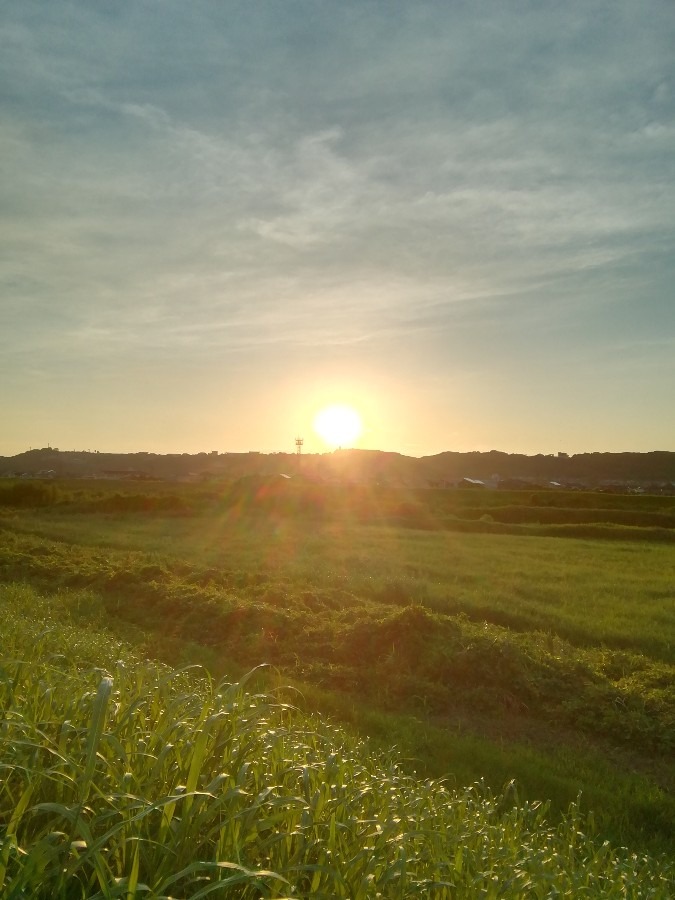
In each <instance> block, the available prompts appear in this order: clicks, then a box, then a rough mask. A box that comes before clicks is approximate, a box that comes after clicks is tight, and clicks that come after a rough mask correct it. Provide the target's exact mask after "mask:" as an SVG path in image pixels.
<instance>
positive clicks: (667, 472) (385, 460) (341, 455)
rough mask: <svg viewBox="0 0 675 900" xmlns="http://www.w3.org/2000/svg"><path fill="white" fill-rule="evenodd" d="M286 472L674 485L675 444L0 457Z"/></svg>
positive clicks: (376, 478) (198, 475)
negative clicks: (570, 451)
mask: <svg viewBox="0 0 675 900" xmlns="http://www.w3.org/2000/svg"><path fill="white" fill-rule="evenodd" d="M279 473H286V474H290V475H299V474H300V475H303V476H304V477H305V478H307V479H309V480H314V481H328V482H331V481H336V482H353V483H379V484H389V485H391V486H405V487H430V486H435V487H447V486H450V485H452V484H456V483H457V482H459V481H461V479H464V478H470V479H474V480H484V479H489V480H491V481H492V483H493V484H495V483H497V482H498V481H502V482H505V483H508V482H511V484H509V486H510V487H514V486H517V484H516V485H514V483H513V482H514V481H515V482H518V481H521V482H523V485H522V486H525V487H526V486H528V484H539V485H542V486H546V485H549V484H550V483H551V482H558V483H560V484H565V485H579V486H584V487H593V486H598V485H605V486H607V485H609V484H615V485H617V486H619V487H620V486H627V485H629V484H633V485H635V486H637V485H641V486H643V487H644V488H646V489H652V490H657V491H666V492H669V491H672V490H675V452H669V451H653V452H650V453H579V454H576V455H573V456H567V455H565V454H559V455H557V456H554V455H548V456H545V455H543V454H538V455H536V456H526V455H524V454H519V453H503V452H500V451H497V450H491V451H489V452H486V453H479V452H473V453H456V452H453V451H446V452H443V453H438V454H435V455H433V456H423V457H419V458H418V457H412V456H404V455H402V454H400V453H393V452H385V451H381V450H337V451H335V452H333V453H323V454H304V455H302V456H298V455H296V454H292V453H269V454H265V453H255V452H250V453H218V452H211V453H196V454H189V453H169V454H157V453H146V452H139V453H98V452H95V453H92V452H89V451H74V450H73V451H60V450H57V449H53V448H51V447H45V448H42V449H39V450H29V451H27V452H25V453H20V454H18V455H16V456H11V457H0V477H3V476H5V477H7V476H12V475H13V476H21V475H25V476H42V477H50V476H53V477H60V478H81V477H107V478H127V479H133V478H136V479H162V480H189V479H192V480H201V479H219V478H220V479H222V478H226V479H234V478H241V477H243V476H247V475H274V474H279Z"/></svg>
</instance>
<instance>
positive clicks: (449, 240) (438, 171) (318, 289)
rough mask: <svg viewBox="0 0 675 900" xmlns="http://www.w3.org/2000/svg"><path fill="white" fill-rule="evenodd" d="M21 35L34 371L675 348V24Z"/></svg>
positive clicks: (125, 23)
mask: <svg viewBox="0 0 675 900" xmlns="http://www.w3.org/2000/svg"><path fill="white" fill-rule="evenodd" d="M3 15H4V24H3V25H2V26H1V27H0V83H1V84H2V85H3V87H2V90H1V92H0V105H1V107H2V116H1V117H0V159H1V160H2V163H1V165H2V182H1V186H0V238H1V239H2V246H3V248H4V255H3V258H2V260H1V261H0V286H1V287H2V296H3V300H2V305H1V307H0V348H1V349H2V351H3V354H5V358H6V359H10V358H11V359H12V363H11V365H12V366H14V367H16V365H17V360H18V359H20V358H21V356H22V354H23V355H27V354H30V353H37V352H39V353H40V354H43V355H44V356H45V357H46V358H51V359H53V360H54V361H56V360H65V359H66V358H70V359H73V360H77V359H82V360H86V362H87V365H93V364H95V358H96V357H97V356H98V357H99V358H103V357H105V358H107V359H112V358H118V359H120V360H122V359H125V360H126V359H130V358H140V357H141V356H142V354H143V353H152V354H155V355H156V357H157V358H167V359H168V358H169V357H170V356H171V355H172V354H173V357H174V359H179V360H180V359H185V360H187V359H193V358H194V357H195V356H197V355H199V354H200V353H201V354H204V353H213V354H214V355H215V354H217V353H220V356H221V358H226V357H227V355H228V354H229V355H232V354H234V355H236V354H242V353H250V354H256V353H263V352H265V353H268V354H269V353H272V352H274V353H276V354H277V355H282V354H283V353H284V352H288V353H293V352H294V350H295V348H297V347H298V346H300V347H306V348H310V347H313V348H315V349H316V350H317V351H318V352H321V350H322V348H328V350H329V349H330V348H336V347H343V348H344V347H349V348H351V349H352V350H353V351H354V352H355V353H356V352H357V350H358V348H359V347H361V348H363V354H364V358H365V357H366V356H367V354H372V353H378V352H379V353H385V352H395V350H393V351H392V348H395V347H396V346H397V341H398V342H405V341H407V342H408V344H407V346H408V347H410V345H411V342H413V343H414V344H415V346H417V347H418V352H419V359H420V366H421V367H422V368H424V367H427V368H430V367H436V369H437V371H439V372H440V371H441V368H440V367H441V366H442V365H446V366H447V365H448V364H447V354H446V361H445V362H444V361H443V359H442V357H443V354H442V353H441V351H440V350H438V349H434V347H436V348H438V347H440V346H441V345H443V342H445V346H446V347H452V348H453V350H454V351H455V352H456V357H455V358H459V357H460V356H462V354H464V355H466V354H469V353H470V352H472V351H471V348H472V347H473V346H474V342H475V341H476V340H478V338H476V334H477V333H478V332H477V329H480V328H483V331H482V335H483V337H482V340H483V341H488V339H489V340H494V341H496V340H497V339H496V334H497V333H498V332H501V334H502V337H503V343H504V342H506V343H504V346H502V347H499V345H498V343H495V344H494V346H493V351H492V353H493V356H494V359H499V356H500V353H506V354H507V355H508V353H509V344H508V341H507V337H506V336H507V335H510V334H515V333H516V332H517V331H518V329H520V330H521V331H523V330H525V329H527V330H529V331H530V333H535V334H536V335H537V338H538V340H540V341H541V342H542V344H543V345H544V346H546V347H548V348H549V351H550V353H551V354H553V355H555V354H558V353H561V352H563V350H561V349H560V347H559V346H558V344H556V339H555V336H554V334H553V332H554V331H555V328H569V329H571V331H574V329H575V328H577V331H576V332H575V333H576V335H577V337H576V338H575V339H581V338H579V335H580V334H581V335H582V336H583V339H582V342H584V341H587V340H589V335H593V341H594V342H595V345H597V347H598V350H600V348H601V347H603V346H604V342H605V341H608V340H610V337H608V335H610V336H612V335H613V337H617V338H618V337H620V332H621V328H622V327H625V328H628V327H631V328H636V327H637V329H638V333H639V337H640V339H641V340H642V339H644V340H645V341H649V340H652V339H657V338H658V337H659V334H661V335H662V334H663V330H664V327H665V328H668V327H670V328H673V329H675V323H674V322H673V314H670V318H669V313H668V303H669V301H668V296H669V295H668V290H669V288H668V287H667V285H668V280H669V276H668V274H667V273H669V272H670V271H671V269H670V268H669V267H670V266H671V264H670V263H669V259H670V256H671V254H672V246H673V243H674V241H675V62H674V57H673V54H672V47H673V42H674V41H675V16H674V15H673V11H672V6H671V4H670V3H669V2H667V0H648V2H647V3H646V4H645V3H644V2H639V3H638V2H637V0H612V2H609V0H607V2H602V3H598V4H592V5H589V4H587V3H584V2H581V0H573V2H571V3H567V4H561V5H558V6H556V5H553V6H552V5H550V4H549V5H542V4H538V3H529V2H515V0H514V2H505V3H492V2H488V0H486V2H481V3H478V4H475V3H453V4H446V3H441V2H432V0H429V2H426V0H424V2H421V3H418V4H392V5H391V6H389V7H387V9H386V10H385V9H384V8H383V7H382V6H380V5H377V4H363V3H357V2H353V3H352V2H347V3H341V4H315V3H310V2H304V0H299V2H297V3H292V4H269V3H265V2H260V3H258V2H257V0H254V2H252V3H249V4H245V5H239V6H232V5H229V4H220V3H217V2H214V0H195V2H194V3H191V4H189V5H187V4H184V3H181V2H178V0H167V2H164V3H161V4H158V3H151V2H144V0H143V2H139V3H133V4H131V3H129V4H127V3H122V4H119V5H116V6H114V7H106V8H104V7H102V6H100V5H96V4H92V5H88V4H79V3H73V2H68V0H54V2H52V3H50V4H48V5H45V4H44V3H41V2H38V0H21V2H19V0H11V2H10V3H8V4H6V5H5V12H4V14H3ZM631 297H632V298H633V299H632V300H631ZM638 306H639V310H640V312H639V313H638ZM612 308H616V309H618V311H619V312H618V314H617V315H616V316H615V322H614V324H612V320H611V317H610V318H608V319H607V323H606V327H605V328H604V329H603V328H601V327H599V322H600V321H601V320H602V319H603V317H608V316H609V313H608V312H607V311H608V310H610V309H612ZM636 322H637V323H638V324H637V325H636ZM650 322H653V324H652V325H650ZM619 323H624V324H623V325H621V324H619ZM628 323H630V325H629V324H628ZM650 329H651V330H650ZM571 331H570V333H571ZM493 334H494V335H495V337H492V335H493ZM560 334H562V332H559V333H558V337H559V336H560ZM467 335H469V337H467ZM471 335H473V337H471ZM488 336H491V337H489V338H488ZM613 337H612V339H613ZM509 340H511V338H509ZM462 341H464V343H463V344H462V343H461V342H462ZM513 341H514V343H513V344H511V345H510V346H511V350H512V355H514V356H515V355H517V353H520V343H519V342H518V341H517V340H516V339H515V338H513ZM401 346H402V343H401ZM328 350H327V351H326V352H328ZM439 377H440V376H439ZM447 377H450V372H449V370H448V372H447Z"/></svg>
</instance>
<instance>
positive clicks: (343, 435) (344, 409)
mask: <svg viewBox="0 0 675 900" xmlns="http://www.w3.org/2000/svg"><path fill="white" fill-rule="evenodd" d="M313 426H314V431H315V432H316V433H317V434H318V435H319V437H320V438H321V439H322V440H323V441H324V442H325V443H326V444H328V445H329V446H330V447H351V446H352V445H353V444H354V442H355V441H356V440H357V438H358V437H359V436H360V434H361V432H362V431H363V424H362V422H361V416H360V415H359V414H358V412H357V411H356V410H355V409H354V408H353V407H352V406H344V405H341V404H337V405H333V406H326V407H324V409H322V410H320V411H319V412H318V413H317V414H316V416H315V417H314V422H313Z"/></svg>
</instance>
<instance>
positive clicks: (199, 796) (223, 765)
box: [0, 586, 675, 900]
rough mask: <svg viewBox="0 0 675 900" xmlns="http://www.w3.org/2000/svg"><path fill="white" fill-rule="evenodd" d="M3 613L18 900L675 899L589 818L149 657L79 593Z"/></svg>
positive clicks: (21, 596)
mask: <svg viewBox="0 0 675 900" xmlns="http://www.w3.org/2000/svg"><path fill="white" fill-rule="evenodd" d="M0 614H1V615H2V631H3V637H4V641H3V656H2V669H1V670H0V704H1V705H2V709H3V727H2V729H1V730H0V765H2V768H3V775H4V778H3V779H2V781H0V785H1V786H0V823H1V824H2V838H1V839H0V890H1V891H2V895H3V896H6V897H24V896H30V897H32V898H36V900H42V898H44V900H46V898H50V900H51V898H60V897H63V898H66V897H67V898H94V897H96V898H118V897H124V898H126V900H131V898H134V897H141V896H143V897H151V898H153V897H154V898H158V900H159V898H164V897H166V898H168V897H169V896H174V897H176V896H181V897H186V898H187V897H193V898H197V897H206V896H227V897H233V898H236V897H240V898H248V897H251V898H254V897H256V898H261V897H269V898H282V897H290V896H293V897H299V898H301V897H313V898H321V897H325V898H328V897H331V898H341V897H344V898H346V897H349V898H357V900H358V898H371V897H376V896H380V897H383V898H391V900H394V898H407V897H412V896H427V897H430V898H437V900H445V898H447V900H450V898H459V900H461V898H473V897H476V896H482V897H486V898H497V897H504V896H510V897H532V898H549V897H550V898H552V897H579V896H586V897H591V898H592V897H597V898H600V897H602V898H610V900H611V898H613V897H616V898H642V897H652V898H654V900H665V898H667V897H670V896H672V891H673V889H674V888H675V877H674V872H673V866H672V861H670V860H667V859H666V858H665V857H663V858H658V859H656V858H652V857H649V856H644V855H641V856H637V855H635V854H631V853H629V852H627V851H624V850H616V849H614V848H612V847H611V846H610V845H609V844H607V843H602V842H601V841H599V840H597V839H596V838H594V837H593V835H592V830H593V826H592V822H591V821H589V820H587V819H584V818H583V817H582V816H581V815H580V813H579V810H578V807H577V806H576V804H571V805H570V807H569V809H568V810H567V812H566V814H565V815H564V816H563V817H562V819H561V820H560V821H559V822H558V824H555V825H553V824H551V822H550V820H549V819H548V816H547V808H546V805H545V804H541V803H526V802H523V801H519V799H518V797H517V794H516V793H514V792H513V791H512V790H507V791H506V792H504V793H502V794H501V795H499V796H496V795H494V794H492V793H491V792H489V791H488V790H486V789H485V788H484V787H482V786H481V785H474V786H472V787H468V788H461V789H457V790H455V789H451V788H449V787H448V786H446V785H445V784H443V783H442V782H439V781H433V780H424V779H419V778H416V777H414V776H412V775H410V774H406V773H405V772H404V770H403V769H402V768H401V766H400V765H399V764H398V763H397V761H396V759H395V758H394V757H393V756H392V755H391V754H387V755H382V754H379V753H374V752H373V750H372V748H369V747H368V746H366V745H365V744H363V743H362V742H359V741H355V740H353V739H351V738H349V737H348V736H347V735H345V734H344V733H343V732H342V731H340V730H337V729H335V728H334V727H332V726H329V725H328V724H327V723H326V722H324V721H322V720H320V719H317V718H316V717H314V718H307V717H306V716H303V715H301V714H299V713H298V712H297V710H294V709H293V708H291V707H289V706H288V704H287V703H284V702H282V700H281V699H280V698H279V697H278V696H273V695H271V694H269V693H266V694H263V693H260V692H259V691H253V692H252V691H251V690H250V689H248V690H247V687H246V685H245V684H231V683H225V682H215V681H214V680H212V679H210V678H209V677H207V676H205V675H204V674H203V673H202V674H200V673H196V672H185V671H183V672H174V671H172V670H170V669H168V668H166V667H162V666H158V665H157V664H152V663H147V662H142V661H141V660H139V659H136V658H135V657H134V655H133V653H131V652H130V651H129V650H127V649H126V648H125V647H124V646H123V645H121V644H120V643H119V642H118V641H116V640H115V639H114V638H113V637H112V636H111V635H110V634H109V633H105V632H104V631H103V630H102V626H101V624H100V623H96V622H95V615H93V614H91V613H90V620H89V621H87V622H82V621H81V620H80V619H78V609H77V604H76V603H74V602H73V598H72V596H68V595H63V594H62V595H59V596H55V597H45V596H40V595H38V594H37V593H36V592H35V591H34V590H33V589H31V588H28V587H21V586H15V587H3V588H1V589H0ZM54 647H58V648H59V651H60V652H59V655H58V656H56V657H55V656H54V655H53V652H52V651H53V648H54ZM92 664H94V665H96V666H97V668H95V669H91V666H92Z"/></svg>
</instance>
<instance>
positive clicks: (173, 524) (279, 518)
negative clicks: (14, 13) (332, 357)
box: [0, 485, 675, 896]
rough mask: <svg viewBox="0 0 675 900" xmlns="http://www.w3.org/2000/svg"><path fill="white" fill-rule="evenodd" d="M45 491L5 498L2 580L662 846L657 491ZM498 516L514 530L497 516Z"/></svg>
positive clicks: (671, 563) (665, 603) (663, 676)
mask: <svg viewBox="0 0 675 900" xmlns="http://www.w3.org/2000/svg"><path fill="white" fill-rule="evenodd" d="M49 488H50V489H51V490H52V492H53V493H52V496H51V499H50V501H49V502H50V503H51V504H52V505H51V506H47V507H46V508H44V509H42V510H41V511H35V510H30V509H26V510H23V511H22V510H19V509H17V507H16V506H14V507H7V508H6V513H5V515H4V517H3V519H2V520H0V523H1V527H2V529H3V545H4V552H3V554H2V564H3V567H2V577H3V580H5V581H12V580H26V581H29V582H30V583H32V584H33V585H34V586H36V587H40V588H42V589H45V590H49V591H50V592H52V591H54V590H55V589H62V590H63V589H65V590H67V591H70V592H71V593H70V594H64V595H63V596H64V597H69V598H70V599H69V600H68V602H69V603H70V604H71V608H73V609H79V610H80V611H81V613H82V612H85V611H87V610H89V611H91V610H92V609H99V610H100V611H101V612H102V614H103V616H104V621H105V622H106V623H107V625H108V627H112V628H113V629H114V630H116V631H117V633H126V634H127V635H132V636H134V639H137V640H140V641H141V642H142V644H143V646H144V648H145V650H146V651H147V650H149V651H151V652H153V653H154V655H157V656H160V657H161V658H163V659H165V660H168V661H170V662H173V663H175V662H176V661H188V660H193V659H194V660H198V661H202V662H206V663H208V664H209V666H210V668H211V670H212V671H214V672H215V673H216V674H220V673H222V672H225V671H229V672H231V673H236V672H238V671H242V670H243V668H245V667H250V666H251V665H255V664H257V663H258V662H261V661H267V662H272V663H273V664H274V665H275V666H277V667H278V669H279V671H280V672H281V675H280V679H281V680H282V681H289V680H295V681H296V682H297V683H299V684H301V685H302V686H303V688H304V691H305V696H306V704H307V705H310V706H312V705H314V706H317V705H318V706H319V707H321V708H323V709H324V710H329V711H331V712H332V713H333V714H337V715H339V716H341V717H342V718H343V719H345V720H347V721H348V722H350V723H351V724H352V725H353V726H356V727H358V728H360V729H362V730H364V731H367V732H369V733H371V734H375V735H378V736H379V738H380V739H381V741H382V742H384V743H385V744H386V743H387V742H392V741H395V742H396V743H397V744H398V745H399V747H401V749H402V750H403V752H404V753H406V754H408V755H412V756H414V757H416V762H415V765H416V767H417V768H418V769H419V770H420V771H421V772H422V773H423V774H431V775H439V774H443V773H449V774H450V775H451V778H452V779H453V781H454V783H455V784H457V785H463V784H466V783H470V782H471V781H474V780H475V779H477V778H479V777H481V776H483V777H484V778H485V781H486V783H487V784H488V786H489V787H491V788H493V789H495V790H499V789H500V788H501V787H502V786H503V784H504V783H505V782H507V781H508V780H509V779H510V778H512V777H516V779H517V782H518V785H519V790H520V792H521V797H522V796H526V797H528V798H530V799H531V800H534V799H541V798H546V799H551V801H552V808H551V815H553V816H556V815H559V814H560V813H561V811H563V810H565V809H566V808H567V807H568V806H569V802H570V800H572V799H574V797H575V796H576V793H577V791H578V790H579V788H581V789H582V791H583V794H582V806H583V808H584V809H589V808H592V809H593V810H594V811H595V819H596V822H597V827H598V829H599V832H600V834H601V835H604V836H608V837H610V838H611V839H612V840H613V841H615V842H623V843H627V844H629V846H631V847H634V848H636V849H640V848H645V847H647V848H651V849H652V850H659V849H662V848H667V847H668V846H669V844H668V841H669V837H670V836H672V827H673V822H674V821H675V809H674V808H673V800H672V788H673V784H672V778H673V775H672V768H671V765H670V763H671V762H672V753H673V747H674V715H673V706H674V703H673V696H672V684H673V674H674V667H673V662H674V659H673V656H674V653H673V647H674V646H675V645H674V642H673V637H674V634H673V632H674V630H675V623H674V621H673V618H674V616H673V587H672V585H673V583H674V582H675V577H674V576H675V553H674V551H673V548H672V547H670V546H668V545H667V539H668V537H669V536H671V535H672V532H670V531H669V529H668V522H667V517H668V516H669V515H670V514H671V512H672V509H669V506H668V504H670V505H671V507H672V505H673V501H672V498H630V497H629V498H626V497H604V496H601V497H597V498H596V497H595V496H590V495H574V496H571V497H570V496H568V497H563V495H557V494H550V495H531V496H524V495H510V496H508V497H504V496H500V495H497V494H492V495H490V494H481V495H476V494H472V495H471V497H468V496H466V495H457V494H450V493H449V492H429V493H422V494H418V495H410V496H407V497H402V496H401V494H400V493H398V494H397V493H396V492H382V491H380V492H377V493H376V494H368V493H366V492H363V491H360V490H352V491H347V492H343V493H340V494H335V495H334V496H331V494H330V491H326V492H324V493H320V492H318V493H317V492H316V490H315V489H311V491H310V492H309V493H308V492H307V491H305V492H304V493H296V494H294V495H290V496H285V497H280V495H279V492H278V489H276V488H275V489H274V490H272V491H270V490H269V486H267V485H262V486H260V485H259V486H257V488H256V491H255V493H254V494H249V495H247V494H246V493H242V491H241V487H239V488H238V489H237V490H235V491H228V492H225V495H224V496H222V495H218V494H217V493H215V492H213V491H212V490H210V491H209V492H205V491H204V490H203V489H195V488H192V489H187V488H185V489H181V492H180V494H178V493H174V492H173V490H167V488H166V487H157V486H152V487H150V486H148V487H146V486H144V487H143V489H142V491H139V489H138V487H134V488H133V489H132V488H128V489H127V493H126V494H125V493H124V492H120V491H119V490H116V491H115V492H114V493H111V491H110V488H109V487H108V486H105V485H102V486H100V487H96V488H95V489H94V490H91V489H90V490H89V491H88V492H86V493H83V494H81V495H80V496H79V497H78V496H75V495H74V494H73V493H72V486H70V487H68V486H66V488H56V489H54V488H53V487H52V486H49ZM312 492H313V493H312ZM443 495H445V496H446V499H445V503H446V505H445V507H443V506H442V501H443V500H444V496H443ZM542 501H546V502H547V503H548V504H549V505H548V507H545V506H543V505H542ZM630 501H634V505H633V506H632V507H631V506H630ZM54 503H56V505H54ZM562 503H565V504H566V505H565V506H563V505H562ZM499 504H502V505H501V506H500V505H499ZM554 504H560V505H559V506H557V507H556V506H555V505H554ZM143 509H145V510H146V512H145V513H143V512H142V510H143ZM500 509H501V510H502V512H501V513H500V512H499V511H500ZM505 509H506V510H513V509H520V510H521V513H520V515H521V517H522V518H524V519H526V520H527V519H528V518H529V523H526V524H524V525H523V524H520V525H517V526H513V525H512V524H509V525H506V526H500V525H499V523H498V522H497V519H498V517H499V516H500V515H502V517H505V515H506V514H504V510H505ZM542 509H554V510H556V509H557V510H563V512H564V515H565V517H566V523H565V524H564V525H561V526H558V527H560V528H561V529H563V531H562V533H566V532H565V531H564V529H568V530H569V528H577V529H578V528H589V527H590V528H599V529H601V530H602V533H607V532H609V534H611V535H612V537H617V536H621V537H622V538H626V537H627V539H622V540H618V541H617V540H613V541H598V540H593V541H588V540H587V541H581V540H566V541H557V540H553V539H551V538H545V537H541V536H538V537H537V536H535V537H529V538H528V539H524V536H523V535H524V534H528V533H529V534H530V535H532V534H533V533H536V530H537V528H551V527H555V526H551V525H550V524H547V525H546V526H541V525H539V526H537V525H536V524H535V523H536V522H537V521H540V520H541V519H542V518H543V516H542V512H541V510H542ZM575 509H577V510H578V511H579V512H587V511H588V510H591V511H593V510H596V514H597V517H596V519H595V524H591V525H589V524H588V523H587V522H583V521H582V522H577V523H576V524H575V523H574V522H573V521H571V520H572V519H573V514H574V510H575ZM102 510H109V511H108V512H107V513H103V512H102ZM111 510H112V511H111ZM125 510H126V511H125ZM167 510H171V511H172V513H173V514H171V515H168V514H167ZM485 510H490V512H485ZM523 510H524V511H525V512H522V511H523ZM598 510H599V512H598ZM603 511H604V512H603ZM148 512H149V513H152V514H151V515H148V514H147V513H148ZM620 512H625V513H628V514H629V515H630V516H632V517H633V518H632V519H631V522H630V523H629V524H626V523H623V524H621V525H617V524H616V522H615V521H614V519H613V518H612V516H616V514H617V513H620ZM177 513H178V514H177ZM479 513H480V514H479ZM495 513H496V515H495ZM509 515H513V513H512V512H511V513H509ZM603 515H604V518H605V519H610V522H605V521H603ZM486 516H489V519H487V518H486ZM645 516H646V518H640V517H645ZM654 516H657V517H660V520H659V522H658V524H657V523H656V522H655V520H654V519H653V517H654ZM580 518H583V516H580ZM481 519H482V521H481ZM636 519H637V520H638V521H637V522H636ZM402 521H403V522H407V523H412V524H413V525H417V526H418V528H401V527H394V526H393V525H392V522H395V523H396V524H397V526H400V524H401V522H402ZM364 523H366V524H364ZM367 523H370V524H367ZM466 524H468V525H469V526H470V527H473V526H474V525H477V526H478V527H480V528H481V529H483V530H488V531H490V530H493V529H495V528H499V527H507V528H520V529H528V531H525V532H521V533H516V534H462V533H461V531H462V530H464V526H465V525H466ZM420 525H422V526H423V530H422V529H421V528H420V527H419V526H420ZM449 529H454V530H449ZM654 535H656V536H657V537H658V538H659V541H658V542H655V541H654V540H645V538H652V537H653V536H654ZM664 538H665V540H664ZM73 591H74V592H75V593H72V592H73ZM73 604H74V606H73ZM132 627H133V629H134V630H132V631H130V630H129V629H130V628H132ZM543 896H546V894H543Z"/></svg>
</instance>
